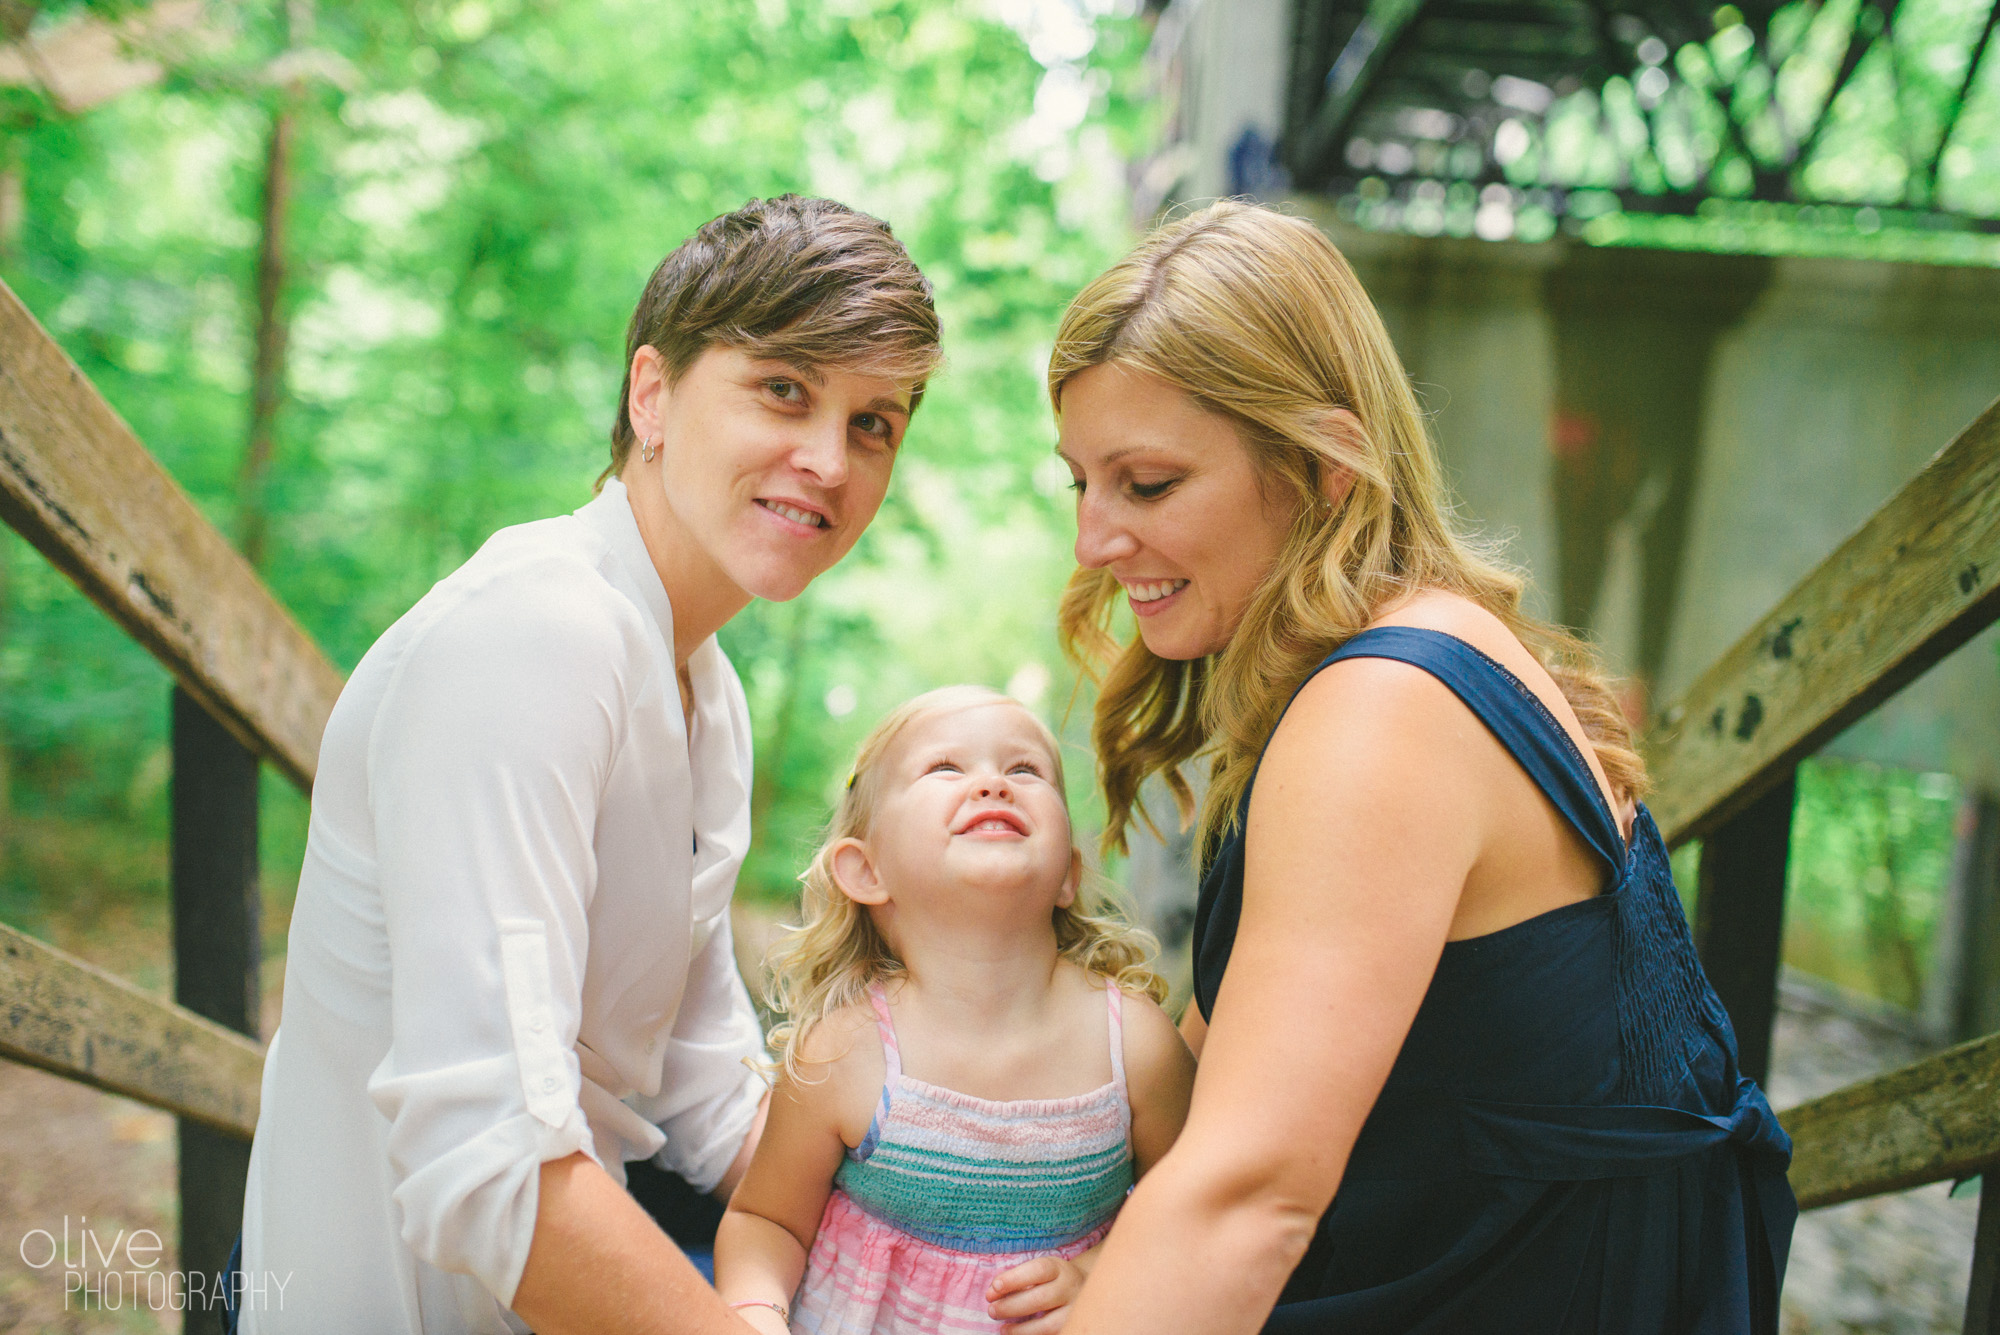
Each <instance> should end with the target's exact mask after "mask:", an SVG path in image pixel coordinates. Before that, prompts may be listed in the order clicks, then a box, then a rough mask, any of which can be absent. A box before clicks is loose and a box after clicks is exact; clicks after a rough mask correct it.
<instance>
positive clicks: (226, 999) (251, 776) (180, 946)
mask: <svg viewBox="0 0 2000 1335" xmlns="http://www.w3.org/2000/svg"><path fill="white" fill-rule="evenodd" d="M173 747H174V782H173V796H172V801H171V802H170V803H169V805H170V806H171V808H172V810H173V839H172V843H173V858H172V867H173V872H172V875H171V876H170V877H169V888H170V889H171V891H172V899H173V909H174V1000H175V1001H177V1002H179V1003H180V1004H181V1005H183V1006H185V1007H187V1008H188V1009H189V1010H191V1011H193V1012H194V1013H195V1014H197V1015H203V1016H206V1017H208V1018H209V1019H211V1020H214V1021H215V1022H216V1023H217V1024H224V1025H227V1026H229V1027H230V1028H231V1029H234V1030H236V1031H237V1032H238V1033H243V1034H248V1035H250V1036H251V1037H252V1038H254V1037H256V1035H257V1020H258V1014H257V1012H258V1004H257V1003H258V987H257V958H258V935H259V933H258V929H257V924H258V917H259V908H260V903H259V899H260V897H259V894H258V879H257V771H258V768H259V767H258V764H257V757H256V756H255V755H254V754H252V753H251V751H250V750H249V748H247V747H245V746H244V745H243V744H242V743H241V742H239V741H237V740H236V739H235V738H234V737H231V736H230V735H229V732H228V730H227V729H225V728H223V726H222V725H221V724H219V723H217V722H216V721H215V720H214V719H213V718H212V717H210V715H209V713H208V711H207V710H205V709H203V708H202V707H201V706H200V705H199V704H198V703H196V701H195V699H194V697H192V696H190V695H189V694H188V693H187V692H186V691H183V690H181V689H180V688H179V687H175V688H174V692H173ZM177 1139H178V1142H179V1149H180V1153H179V1154H178V1155H177V1156H176V1161H177V1166H178V1168H179V1175H180V1195H181V1211H180V1264H181V1268H182V1269H184V1270H197V1271H200V1272H201V1273H203V1274H206V1275H213V1274H215V1273H217V1272H218V1271H221V1270H224V1269H227V1267H228V1264H229V1251H230V1248H231V1247H232V1246H233V1245H234V1244H235V1241H236V1238H237V1235H238V1234H240V1233H241V1232H242V1231H243V1191H244V1188H245V1186H246V1185H247V1184H248V1183H249V1180H250V1147H249V1145H247V1144H245V1143H244V1142H243V1141H241V1140H238V1139H235V1138H234V1137H231V1136H226V1135H224V1134H222V1133H221V1132H219V1131H215V1130H213V1129H211V1128H209V1127H206V1126H203V1125H202V1124H201V1123H199V1122H190V1121H186V1120H183V1121H182V1122H181V1123H180V1126H179V1128H178V1135H177ZM222 1329H223V1325H222V1321H221V1320H220V1313H210V1312H203V1311H201V1310H200V1309H196V1310H194V1311H191V1312H189V1313H188V1317H187V1320H186V1322H185V1323H184V1324H183V1326H182V1335H208V1333H209V1332H213V1333H214V1335H221V1331H222Z"/></svg>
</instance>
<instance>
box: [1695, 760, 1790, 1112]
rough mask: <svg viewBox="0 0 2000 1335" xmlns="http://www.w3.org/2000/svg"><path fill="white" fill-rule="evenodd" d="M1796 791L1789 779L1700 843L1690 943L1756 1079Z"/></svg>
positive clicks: (1740, 1059) (1771, 1019) (1772, 1008)
mask: <svg viewBox="0 0 2000 1335" xmlns="http://www.w3.org/2000/svg"><path fill="white" fill-rule="evenodd" d="M1795 788H1796V785H1795V784H1794V783H1793V781H1792V780H1791V779H1790V778H1787V779H1786V780H1785V781H1784V782H1783V783H1780V784H1779V785H1778V786H1777V787H1776V788H1773V789H1771V790H1770V791H1769V792H1767V793H1765V794H1764V795H1763V796H1762V797H1760V798H1758V799H1757V800H1756V801H1755V802H1752V803H1751V804H1750V805H1749V806H1747V807H1745V808H1743V810H1742V811H1740V812H1738V813H1737V814H1736V815H1734V816H1732V817H1730V819H1729V822H1728V823H1727V824H1726V825H1724V826H1723V827H1722V828H1721V829H1719V830H1717V831H1716V832H1715V833H1714V834H1712V835H1710V836H1709V837H1708V838H1707V839H1705V840H1703V841H1702V845H1701V871H1700V873H1699V887H1700V888H1699V890H1698V891H1697V892H1696V895H1695V901H1694V939H1695V945H1696V946H1697V947H1698V948H1699V949H1700V951H1701V965H1702V968H1703V970H1704V971H1705V972H1706V973H1707V974H1708V979H1709V981H1710V982H1711V983H1713V984H1715V994H1716V996H1718V997H1720V998H1721V999H1722V1008H1723V1009H1724V1010H1726V1011H1728V1012H1729V1024H1730V1027H1731V1028H1732V1029H1734V1030H1735V1031H1736V1063H1737V1066H1738V1067H1739V1068H1741V1070H1742V1072H1743V1074H1745V1075H1747V1076H1749V1077H1750V1078H1751V1079H1752V1080H1756V1081H1759V1082H1762V1081H1763V1079H1764V1078H1765V1077H1766V1076H1767V1075H1769V1074H1770V1072H1771V1031H1772V1029H1773V1027H1774V1026H1775V1025H1776V1023H1777V1018H1778V960H1779V956H1780V953H1781V951H1782V948H1783V946H1784V937H1785V865H1786V863H1787V862H1788V861H1789V860H1790V857H1791V850H1792V798H1793V796H1794V790H1795Z"/></svg>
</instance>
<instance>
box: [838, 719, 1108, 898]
mask: <svg viewBox="0 0 2000 1335" xmlns="http://www.w3.org/2000/svg"><path fill="white" fill-rule="evenodd" d="M870 781H871V783H872V784H873V785H874V790H875V799H874V810H873V812H872V815H871V817H870V819H869V821H868V826H867V829H866V831H865V832H864V833H863V834H862V835H861V836H860V837H859V838H852V839H846V840H842V841H840V843H839V844H838V845H837V846H836V847H835V848H834V850H833V871H834V876H835V879H836V880H837V881H838V882H839V884H840V886H841V888H842V889H843V890H844V891H846V892H847V894H848V895H849V896H850V897H852V898H854V899H856V900H858V901H860V902H862V903H865V904H870V905H888V906H893V907H894V908H895V910H896V911H897V912H898V913H901V912H906V911H909V910H910V909H913V908H914V909H919V910H920V911H921V910H922V909H924V908H933V909H936V910H938V911H940V912H942V913H951V914H956V913H964V912H970V911H976V910H979V909H981V908H986V909H992V910H996V911H998V912H1000V913H1003V914H1009V915H1011V914H1014V913H1020V914H1021V915H1023V917H1024V920H1037V919H1038V920H1039V921H1040V922H1047V921H1049V918H1048V914H1049V913H1050V912H1051V911H1052V910H1054V909H1055V908H1057V907H1060V906H1063V905H1067V904H1069V903H1071V902H1073V901H1074V900H1075V898H1076V887H1077V878H1078V876H1079V874H1080V871H1081V861H1080V857H1079V855H1078V854H1077V852H1076V849H1075V846H1074V843H1073V841H1072V839H1071V835H1070V824H1069V806H1068V803H1067V802H1066V801H1065V800H1064V797H1063V792H1062V786H1061V779H1060V777H1059V771H1058V769H1057V767H1056V757H1055V755H1054V753H1053V752H1052V751H1051V750H1050V747H1049V742H1048V735H1047V733H1046V731H1045V730H1044V729H1043V728H1042V726H1041V725H1040V724H1039V723H1037V722H1036V720H1035V718H1034V716H1033V715H1031V714H1030V713H1029V712H1028V711H1027V710H1026V709H1024V708H1023V707H1022V706H1020V705H1018V704H1016V703H1014V702H1013V701H1011V700H1004V699H996V700H991V701H986V700H981V701H979V702H977V703H972V704H958V705H948V706H944V707H941V708H938V709H934V710H931V711H928V712H926V713H923V714H920V715H918V716H917V717H916V718H914V719H912V720H910V722H909V723H908V724H906V725H905V726H904V727H903V729H902V730H901V731H900V732H899V733H898V734H897V736H896V738H895V740H894V741H893V742H892V743H891V744H890V746H889V747H888V749H887V750H886V751H885V752H884V753H883V755H882V758H881V759H880V761H879V762H877V772H876V773H875V774H873V775H871V776H870ZM968 896H970V897H969V898H968Z"/></svg>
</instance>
